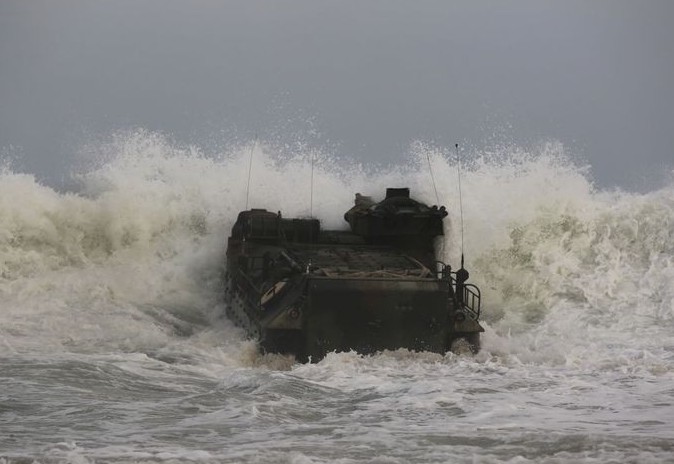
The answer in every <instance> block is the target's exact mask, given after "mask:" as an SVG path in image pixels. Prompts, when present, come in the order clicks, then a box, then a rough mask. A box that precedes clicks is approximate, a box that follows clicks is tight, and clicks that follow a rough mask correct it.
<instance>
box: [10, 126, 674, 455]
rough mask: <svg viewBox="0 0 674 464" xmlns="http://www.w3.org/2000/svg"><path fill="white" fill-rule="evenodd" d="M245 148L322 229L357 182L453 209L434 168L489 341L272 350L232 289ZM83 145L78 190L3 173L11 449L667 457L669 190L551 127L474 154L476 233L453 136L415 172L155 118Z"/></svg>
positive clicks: (338, 217) (272, 186) (338, 219)
mask: <svg viewBox="0 0 674 464" xmlns="http://www.w3.org/2000/svg"><path fill="white" fill-rule="evenodd" d="M251 149H252V150H251ZM251 151H252V154H253V157H252V161H253V164H252V174H251V178H250V190H249V192H248V193H249V195H248V206H249V207H263V208H266V209H268V210H272V211H277V210H281V211H282V212H283V214H284V215H285V216H307V215H309V214H313V215H315V216H316V217H318V218H319V219H321V221H322V224H323V226H324V227H327V228H340V227H344V226H345V224H344V222H343V219H342V215H343V212H344V211H345V210H346V209H348V208H349V207H350V206H351V204H352V202H353V195H354V193H356V192H360V193H363V194H367V195H372V196H374V197H375V198H381V197H382V196H383V194H384V191H385V188H386V187H390V186H395V187H401V186H408V187H410V188H411V191H412V195H413V196H414V197H415V198H418V199H420V200H422V201H425V202H428V203H436V202H437V200H436V196H435V190H434V188H433V185H432V182H431V178H430V175H429V171H428V161H429V160H430V163H431V166H432V168H433V174H434V177H435V182H436V186H437V192H438V198H439V202H440V203H442V204H444V205H445V206H447V208H448V210H449V212H450V217H449V221H446V230H445V232H446V236H445V239H444V241H443V242H442V243H441V244H440V245H441V246H440V250H439V254H440V257H441V258H442V259H444V260H445V261H449V262H450V263H451V264H452V265H453V266H454V267H456V266H457V265H458V263H459V260H460V255H461V253H462V251H463V253H464V255H465V257H466V267H467V268H468V270H469V271H470V272H471V281H473V282H475V283H477V284H478V285H479V286H480V287H481V289H482V292H483V300H484V306H483V321H484V324H485V326H486V329H487V331H486V332H485V334H484V336H483V339H482V340H483V350H482V352H480V353H479V354H478V355H476V356H456V355H454V354H451V353H450V354H447V355H440V354H435V353H411V352H409V351H407V350H398V351H394V352H384V353H381V354H377V355H375V356H361V355H358V354H356V353H333V354H330V355H328V356H327V357H326V358H325V359H324V360H323V361H321V362H320V363H318V364H311V365H297V364H293V360H292V359H291V358H288V357H283V356H277V355H264V356H262V355H260V354H259V353H257V349H256V347H255V344H254V343H253V342H250V341H247V340H245V338H244V335H243V334H242V332H241V331H240V330H239V329H237V328H235V327H233V326H232V324H230V323H229V322H228V321H227V320H226V319H225V318H223V317H222V310H223V308H222V302H221V294H220V291H221V288H220V285H221V282H220V278H221V271H222V265H223V263H224V262H223V260H224V251H225V246H226V238H227V236H228V233H229V230H230V228H231V226H232V224H233V222H234V220H235V219H236V215H237V213H238V212H239V211H240V210H242V209H244V207H245V205H246V198H247V184H248V167H249V162H250V159H251V158H250V154H251ZM87 153H88V155H89V158H88V159H87V163H83V165H84V164H87V166H88V167H87V168H86V169H82V170H81V171H80V172H78V173H77V174H76V176H75V179H76V180H77V182H78V185H79V188H78V189H77V193H60V192H57V191H55V190H53V189H51V188H49V187H47V186H44V185H41V184H40V183H39V182H37V181H36V180H35V179H34V178H33V177H32V176H30V175H26V174H21V173H17V172H13V171H12V170H11V169H8V168H5V169H4V170H3V171H2V172H1V173H0V297H1V298H2V303H1V304H0V356H1V357H3V358H4V359H7V360H16V362H12V361H10V362H7V363H5V364H4V366H3V367H4V371H3V372H4V373H3V375H0V382H4V383H3V385H4V388H5V391H9V392H10V393H9V395H11V396H12V398H13V399H12V403H11V404H12V405H15V404H16V405H17V406H11V407H10V406H8V408H9V409H8V411H10V412H9V413H8V414H12V417H14V418H15V419H14V422H13V425H12V426H11V429H8V430H9V431H11V433H12V437H13V438H12V437H10V435H9V434H4V435H5V436H7V437H9V438H5V439H4V441H2V440H0V444H1V445H2V446H0V456H3V455H2V452H3V450H2V447H3V446H4V447H5V448H6V449H7V450H9V451H8V454H7V458H6V459H8V461H7V462H14V460H19V461H21V460H26V459H29V458H30V459H37V460H39V461H40V462H43V461H44V462H94V461H97V460H102V461H115V462H172V461H186V460H187V461H195V462H268V461H269V460H273V461H279V462H413V461H417V462H446V461H450V462H472V463H474V462H484V463H497V462H499V463H501V462H549V463H570V462H579V461H583V460H584V461H586V462H619V461H624V462H638V461H643V462H648V461H649V460H650V461H651V462H658V461H660V462H662V461H663V460H665V461H666V460H667V459H671V458H672V456H674V454H672V453H673V452H674V451H673V450H672V449H671V447H669V448H668V445H667V443H671V440H672V439H674V436H673V435H672V433H671V427H670V426H668V425H667V424H668V423H670V422H671V420H670V417H671V413H672V411H674V409H673V408H674V399H673V398H674V396H673V395H674V392H673V391H672V389H671V384H672V381H673V380H674V369H673V367H674V335H673V334H674V330H673V329H674V327H673V326H674V185H669V186H667V187H665V188H662V189H658V190H655V191H652V192H650V193H646V194H636V193H627V192H620V191H611V192H607V191H600V190H598V189H596V188H595V187H594V186H593V184H592V182H591V181H590V180H589V173H588V170H587V169H586V168H584V167H579V166H577V165H576V164H574V163H573V162H571V161H570V159H569V156H567V154H566V153H565V152H564V148H563V147H562V146H561V145H559V144H554V143H551V144H547V145H542V146H540V147H538V148H537V149H535V150H533V151H529V152H526V151H524V150H522V149H520V148H517V147H502V148H495V149H494V150H493V152H491V153H472V152H467V153H464V154H463V160H462V168H463V170H462V172H463V176H462V179H461V181H462V182H461V183H462V197H463V212H464V218H463V219H464V224H463V237H464V243H463V249H462V245H461V236H462V234H461V231H462V228H461V218H460V208H459V203H458V198H459V192H458V183H457V159H456V155H455V153H454V151H453V150H447V149H445V148H443V147H436V146H431V145H427V144H423V143H417V144H414V145H413V146H412V148H411V150H410V157H409V162H408V163H407V164H405V165H402V166H400V165H398V166H389V167H385V168H381V169H377V170H376V169H374V168H372V167H369V168H363V167H362V166H358V165H355V164H345V163H344V162H338V161H335V160H334V159H333V158H332V157H330V156H329V155H327V154H325V153H322V152H321V151H320V150H316V149H310V148H306V147H303V146H301V145H298V148H297V150H295V151H294V152H293V151H292V150H288V149H287V147H286V148H285V149H284V150H283V153H282V154H279V150H277V149H276V148H274V146H273V145H271V144H266V143H264V142H260V143H255V144H254V145H253V144H252V143H251V144H248V145H245V144H243V145H237V146H233V147H229V148H226V149H222V150H218V152H217V153H211V152H206V151H205V150H203V149H200V148H198V147H189V146H181V145H180V144H178V143H176V142H175V141H172V140H170V138H168V137H165V136H162V135H161V134H155V133H148V132H146V131H137V132H133V133H125V134H119V135H117V136H115V137H112V138H111V140H110V141H109V142H108V143H106V144H102V145H98V146H94V147H93V148H92V147H89V148H88V151H87ZM92 155H93V156H92ZM312 159H314V162H313V163H312V161H311V160H312ZM312 164H313V176H314V190H313V197H312V194H311V186H310V179H311V176H312ZM312 200H313V201H312ZM45 392H49V393H48V394H47V395H45ZM0 400H2V397H0ZM8 404H9V403H8ZM92 404H96V405H98V406H97V407H95V408H92V407H91V405H92ZM64 405H65V406H64ZM15 407H16V408H18V409H17V411H19V412H16V413H15V412H12V411H14V409H12V408H15ZM21 408H23V409H21ZM35 408H39V410H37V409H35ZM64 408H65V409H64ZM24 411H28V412H24ZM83 424H86V426H84V425H83ZM0 425H1V424H0ZM8 430H4V432H8ZM64 430H65V431H64ZM0 432H3V430H0ZM33 432H34V433H33ZM17 437H18V438H17ZM45 437H49V438H45ZM270 437H272V438H273V439H270ZM625 437H630V442H629V443H628V442H627V440H626V439H625ZM22 440H23V441H22ZM40 440H47V441H46V442H44V443H42V442H41V441H40ZM36 443H40V446H38V445H36ZM49 459H51V461H49Z"/></svg>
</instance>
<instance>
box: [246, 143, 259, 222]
mask: <svg viewBox="0 0 674 464" xmlns="http://www.w3.org/2000/svg"><path fill="white" fill-rule="evenodd" d="M256 145H257V134H255V140H254V141H253V145H251V147H250V155H249V156H248V158H249V159H248V185H246V211H247V210H248V196H249V194H250V174H251V172H253V150H255V146H256Z"/></svg>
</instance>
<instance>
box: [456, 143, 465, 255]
mask: <svg viewBox="0 0 674 464" xmlns="http://www.w3.org/2000/svg"><path fill="white" fill-rule="evenodd" d="M454 148H456V159H457V164H456V172H457V174H458V177H459V212H460V214H461V268H463V198H462V196H461V153H460V152H459V144H458V143H455V144H454Z"/></svg>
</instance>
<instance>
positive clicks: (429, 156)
mask: <svg viewBox="0 0 674 464" xmlns="http://www.w3.org/2000/svg"><path fill="white" fill-rule="evenodd" d="M426 159H427V160H428V170H429V171H430V173H431V181H432V182H433V191H434V192H435V204H436V205H438V206H440V197H439V196H438V189H437V188H436V187H435V177H433V166H431V155H429V154H428V152H426Z"/></svg>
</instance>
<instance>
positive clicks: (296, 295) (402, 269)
mask: <svg viewBox="0 0 674 464" xmlns="http://www.w3.org/2000/svg"><path fill="white" fill-rule="evenodd" d="M445 216H447V211H446V210H445V208H444V206H443V207H438V206H427V205H425V204H423V203H420V202H418V201H416V200H414V199H412V198H410V194H409V189H408V188H389V189H387V191H386V198H385V199H384V200H382V201H380V202H375V201H373V200H372V198H370V197H366V196H362V195H360V194H356V199H355V205H354V206H353V207H352V208H351V209H349V210H348V211H347V212H346V214H345V215H344V219H345V220H346V222H348V224H349V226H350V230H343V231H341V230H323V229H321V227H320V223H319V221H318V220H317V219H313V218H311V219H299V218H284V217H283V216H282V215H281V213H280V212H278V213H273V212H270V211H267V210H264V209H251V210H248V211H242V212H240V213H239V216H238V218H237V221H236V223H235V224H234V226H233V228H232V234H231V237H229V241H228V245H227V267H226V275H225V281H226V282H225V300H226V312H227V315H228V317H229V318H230V319H232V320H233V321H234V322H235V323H236V324H237V325H239V326H241V327H243V328H245V329H246V331H247V332H248V335H249V336H251V337H253V338H255V339H257V340H258V341H259V344H260V346H261V348H262V349H263V350H264V351H266V352H274V353H290V354H294V355H295V356H296V358H297V359H298V360H300V361H307V360H310V361H314V362H316V361H319V360H320V359H322V358H323V357H324V356H325V355H326V354H327V353H329V352H331V351H350V350H355V351H357V352H359V353H373V352H377V351H380V350H385V349H388V350H394V349H398V348H407V349H409V350H414V351H434V352H440V353H444V352H446V351H448V350H450V349H456V348H457V346H458V345H462V346H463V347H467V348H469V349H470V350H472V351H473V352H476V351H477V350H478V349H479V334H480V332H483V331H484V329H483V328H482V327H481V326H480V324H479V323H478V318H479V316H480V291H479V289H478V288H477V287H476V286H475V285H472V284H468V283H466V280H467V279H468V272H467V271H466V270H465V269H464V268H463V263H462V265H461V268H460V269H458V270H457V271H456V272H453V271H452V269H451V268H450V266H449V265H446V264H445V263H442V262H440V261H437V260H436V258H435V253H434V248H433V241H434V239H435V238H436V237H437V236H440V235H443V224H442V221H443V219H444V218H445Z"/></svg>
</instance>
